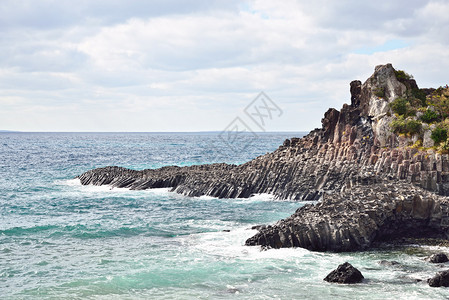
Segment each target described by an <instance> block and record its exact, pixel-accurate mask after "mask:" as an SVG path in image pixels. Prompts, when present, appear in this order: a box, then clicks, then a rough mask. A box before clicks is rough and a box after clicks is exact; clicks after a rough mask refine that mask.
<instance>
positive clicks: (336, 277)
mask: <svg viewBox="0 0 449 300" xmlns="http://www.w3.org/2000/svg"><path fill="white" fill-rule="evenodd" d="M363 279H364V277H363V275H362V273H361V272H360V271H359V270H357V269H356V268H354V267H353V266H352V265H351V264H350V263H348V262H345V263H344V264H341V265H339V266H338V267H337V269H335V270H333V271H332V272H330V273H329V274H328V275H327V276H326V277H325V278H324V279H323V280H324V281H327V282H335V283H360V282H362V280H363Z"/></svg>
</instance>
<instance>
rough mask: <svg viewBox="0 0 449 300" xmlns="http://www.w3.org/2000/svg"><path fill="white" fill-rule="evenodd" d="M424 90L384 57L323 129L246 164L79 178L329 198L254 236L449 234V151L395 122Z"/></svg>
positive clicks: (330, 246) (336, 239)
mask: <svg viewBox="0 0 449 300" xmlns="http://www.w3.org/2000/svg"><path fill="white" fill-rule="evenodd" d="M417 89H418V86H417V85H416V82H415V81H414V80H413V79H409V78H406V79H404V78H398V77H397V75H396V70H395V69H394V68H393V67H392V65H391V64H387V65H381V66H377V67H376V68H375V71H374V74H373V75H372V76H371V77H370V78H368V79H367V80H366V81H365V82H364V83H363V84H362V83H361V82H360V81H358V80H356V81H353V82H351V84H350V91H351V104H350V105H347V104H344V105H343V107H342V108H341V110H339V111H338V110H336V109H332V108H331V109H329V110H328V111H327V112H326V113H325V114H324V118H323V119H322V128H320V129H315V130H313V131H312V132H310V133H309V134H308V135H307V136H305V137H304V138H301V139H299V138H292V139H288V140H286V141H285V142H284V144H283V145H282V146H280V147H279V149H277V150H276V151H274V152H272V153H269V154H266V155H263V156H260V157H258V158H256V159H254V160H252V161H249V162H247V163H245V164H242V165H238V166H237V165H228V164H211V165H199V166H190V167H174V166H172V167H164V168H160V169H155V170H150V169H149V170H142V171H135V170H129V169H125V168H120V167H106V168H100V169H94V170H90V171H87V172H85V173H84V174H82V175H80V176H78V178H79V179H80V181H81V183H82V184H93V185H104V184H107V185H110V186H112V187H126V188H131V189H148V188H159V187H170V188H171V189H172V191H174V192H177V193H181V194H184V195H187V196H201V195H209V196H213V197H219V198H246V197H249V196H251V195H252V194H255V193H269V194H272V195H274V196H275V197H276V198H278V199H294V200H319V199H321V202H320V203H318V204H316V205H306V206H304V207H302V208H300V209H299V210H298V211H297V212H296V213H295V214H293V215H292V216H291V217H289V218H287V219H286V220H281V221H280V222H278V223H277V224H275V225H273V226H267V227H261V229H260V232H259V233H258V234H257V235H256V236H254V237H252V238H250V239H248V241H247V242H246V244H247V245H263V246H271V247H274V248H279V247H304V248H307V249H311V250H321V251H352V250H358V249H366V248H368V247H369V246H371V245H372V243H374V242H375V241H378V240H388V239H393V238H397V237H400V236H403V235H414V236H419V237H423V236H424V237H442V238H447V233H448V231H447V229H448V227H447V226H448V225H449V208H448V205H449V203H448V200H447V199H446V198H445V197H442V196H437V195H436V194H440V195H449V155H447V154H439V153H437V152H435V151H434V150H427V151H422V150H418V149H417V148H412V147H409V146H410V144H412V143H413V141H414V138H413V137H407V136H402V135H397V134H395V133H394V132H393V131H392V130H391V122H392V121H393V120H394V119H395V116H394V115H393V114H392V112H391V108H390V103H392V101H394V100H395V99H397V98H398V97H405V96H406V95H408V94H410V92H411V91H416V90H417ZM426 134H427V139H429V136H430V133H429V130H427V131H425V132H424V133H423V135H424V142H426V140H425V139H426ZM426 190H427V191H426ZM428 191H430V192H428ZM431 192H433V193H431Z"/></svg>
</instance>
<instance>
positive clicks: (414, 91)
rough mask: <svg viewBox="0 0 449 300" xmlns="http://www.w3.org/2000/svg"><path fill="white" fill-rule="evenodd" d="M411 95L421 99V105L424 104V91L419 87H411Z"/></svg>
mask: <svg viewBox="0 0 449 300" xmlns="http://www.w3.org/2000/svg"><path fill="white" fill-rule="evenodd" d="M412 96H413V97H415V98H416V99H419V101H421V106H426V93H425V92H424V91H423V90H420V89H416V88H415V89H412Z"/></svg>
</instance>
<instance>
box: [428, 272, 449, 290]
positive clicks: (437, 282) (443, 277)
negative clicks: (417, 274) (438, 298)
mask: <svg viewBox="0 0 449 300" xmlns="http://www.w3.org/2000/svg"><path fill="white" fill-rule="evenodd" d="M427 283H428V284H429V285H430V286H431V287H440V286H444V287H449V270H447V271H442V272H438V273H437V274H436V275H435V276H434V277H432V278H430V279H428V280H427Z"/></svg>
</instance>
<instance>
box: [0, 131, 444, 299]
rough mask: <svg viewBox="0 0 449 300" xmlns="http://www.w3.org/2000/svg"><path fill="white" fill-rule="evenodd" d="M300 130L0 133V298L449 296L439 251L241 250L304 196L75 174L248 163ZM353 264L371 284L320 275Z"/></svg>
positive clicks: (422, 248)
mask: <svg viewBox="0 0 449 300" xmlns="http://www.w3.org/2000/svg"><path fill="white" fill-rule="evenodd" d="M302 135H304V133H301V132H299V133H293V132H289V133H280V132H278V133H257V134H256V135H252V138H251V140H249V139H237V140H233V142H234V144H235V143H237V146H242V147H241V148H239V147H237V148H235V149H237V150H235V151H234V150H233V151H228V152H227V154H223V151H222V150H223V146H218V145H223V141H224V139H223V135H222V134H221V133H218V132H200V133H23V132H20V133H6V132H3V133H0V299H383V300H384V299H448V298H449V289H448V288H431V287H429V286H428V285H427V283H426V279H427V278H430V277H432V276H433V275H435V273H436V272H438V271H442V270H446V269H448V268H449V265H444V264H443V265H441V264H440V265H439V264H436V265H435V264H431V263H429V262H428V261H426V257H427V256H428V255H429V254H430V253H433V252H437V251H446V252H449V249H447V248H444V247H439V246H418V245H410V246H409V247H404V248H392V249H383V250H371V251H364V252H357V253H320V252H311V251H308V250H305V249H301V248H291V249H270V250H265V251H264V250H263V249H261V248H260V247H249V246H245V240H246V239H247V238H249V237H251V236H252V235H254V234H255V233H256V231H255V230H253V229H251V228H252V227H253V226H254V225H260V224H273V223H275V222H276V221H278V220H280V219H282V218H285V217H287V216H289V215H291V214H292V213H294V212H295V210H296V209H298V208H299V207H301V206H303V205H304V204H305V202H297V201H280V200H276V199H274V198H273V197H272V196H271V195H266V194H258V195H253V196H252V197H250V198H249V199H217V198H213V197H205V196H203V197H197V198H192V197H186V196H182V195H179V194H176V193H173V192H170V190H169V189H153V190H143V191H133V190H128V189H116V188H114V189H111V188H110V187H108V186H100V187H99V186H82V185H80V183H79V181H78V180H77V179H76V178H75V177H76V176H77V175H79V174H81V173H83V172H85V171H87V170H90V169H92V168H97V167H103V166H110V165H113V166H122V167H127V168H132V169H136V170H141V169H146V168H159V167H163V166H167V165H178V166H188V165H195V164H204V163H215V162H227V163H233V164H241V163H244V162H246V161H248V160H251V159H253V158H255V157H257V156H259V155H263V154H265V153H267V152H271V151H273V150H275V149H276V148H278V147H279V145H281V144H282V142H283V141H284V140H285V139H286V138H291V137H301V136H302ZM249 141H250V142H249ZM225 142H226V141H225ZM239 143H240V144H239ZM243 144H245V145H243ZM224 145H226V144H224ZM238 149H244V150H238ZM346 261H347V262H350V263H351V264H352V265H353V266H355V267H356V268H358V269H359V270H360V271H361V272H362V274H363V275H364V276H365V280H364V282H363V283H360V284H355V285H339V284H331V283H327V282H325V281H323V278H324V277H325V276H326V275H327V274H328V273H329V272H330V271H332V270H333V269H335V268H336V267H337V266H338V265H339V264H342V263H344V262H346ZM381 261H396V262H398V264H395V265H389V264H385V263H381ZM420 280H423V281H420Z"/></svg>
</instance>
